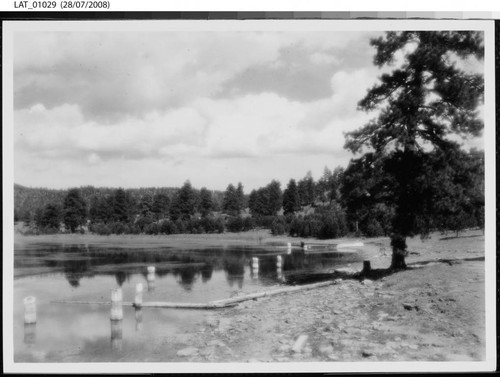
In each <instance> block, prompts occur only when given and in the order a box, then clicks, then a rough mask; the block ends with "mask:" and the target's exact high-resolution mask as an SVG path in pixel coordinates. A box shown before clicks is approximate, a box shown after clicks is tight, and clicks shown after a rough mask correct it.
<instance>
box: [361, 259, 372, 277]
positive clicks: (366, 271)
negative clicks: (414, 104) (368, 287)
mask: <svg viewBox="0 0 500 377" xmlns="http://www.w3.org/2000/svg"><path fill="white" fill-rule="evenodd" d="M371 270H372V267H371V264H370V261H369V260H365V261H363V270H362V271H361V275H367V274H369V273H370V271H371Z"/></svg>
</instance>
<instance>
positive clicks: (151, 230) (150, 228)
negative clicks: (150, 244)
mask: <svg viewBox="0 0 500 377" xmlns="http://www.w3.org/2000/svg"><path fill="white" fill-rule="evenodd" d="M144 233H146V234H155V235H156V234H158V233H160V226H159V225H158V224H157V223H151V224H149V225H146V227H145V228H144Z"/></svg>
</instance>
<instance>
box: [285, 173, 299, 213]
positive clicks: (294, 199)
mask: <svg viewBox="0 0 500 377" xmlns="http://www.w3.org/2000/svg"><path fill="white" fill-rule="evenodd" d="M298 210H300V198H299V190H298V188H297V183H296V182H295V179H290V181H289V182H288V185H287V187H286V189H285V191H283V212H284V214H285V215H287V214H293V213H295V212H296V211H298Z"/></svg>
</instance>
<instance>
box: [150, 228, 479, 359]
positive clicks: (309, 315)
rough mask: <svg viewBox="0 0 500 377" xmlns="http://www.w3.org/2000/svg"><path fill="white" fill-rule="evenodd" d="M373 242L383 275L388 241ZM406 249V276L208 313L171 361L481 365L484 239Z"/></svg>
mask: <svg viewBox="0 0 500 377" xmlns="http://www.w3.org/2000/svg"><path fill="white" fill-rule="evenodd" d="M374 242H379V243H381V245H380V247H382V249H379V250H381V252H379V253H377V254H376V255H372V257H373V258H372V261H373V263H372V266H373V267H374V268H383V267H384V268H385V267H388V265H389V264H390V255H389V254H390V252H387V253H386V254H387V255H384V249H383V247H384V246H383V245H382V244H383V243H384V242H388V241H387V240H383V239H381V240H378V241H374ZM409 246H410V248H409V250H410V255H409V256H408V258H407V262H408V264H409V269H408V270H406V271H401V272H397V273H393V274H386V275H385V276H383V277H380V275H378V278H375V279H363V280H359V279H358V280H356V279H344V280H342V281H340V282H338V283H337V284H334V285H331V286H328V287H323V288H317V289H315V290H310V291H303V292H295V293H288V294H282V295H278V296H273V297H268V298H262V299H258V300H254V301H248V302H243V303H241V304H239V305H238V306H237V307H234V308H228V309H224V310H219V311H214V312H210V313H209V314H207V316H206V317H205V320H204V321H203V322H202V323H200V324H199V326H196V327H194V328H193V330H192V332H190V333H186V334H183V335H182V336H181V337H179V338H177V339H175V340H173V339H169V340H168V342H169V344H170V346H171V345H172V341H174V342H175V343H176V345H175V347H176V349H177V352H176V355H175V357H174V360H171V361H189V362H263V361H264V362H289V361H300V362H307V361H316V362H317V361H363V360H367V361H417V360H418V361H471V360H483V359H484V358H485V309H484V308H485V289H484V287H485V272H484V268H485V262H484V237H483V236H482V235H481V234H469V235H467V236H466V237H461V238H460V237H459V238H449V239H447V238H446V237H443V236H441V237H439V236H438V237H435V239H434V240H430V241H427V242H423V243H422V242H421V241H420V240H418V239H416V240H412V241H411V242H410V245H409ZM375 257H376V258H375ZM356 267H359V266H356ZM159 346H160V347H161V345H160V344H159Z"/></svg>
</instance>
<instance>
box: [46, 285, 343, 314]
mask: <svg viewBox="0 0 500 377" xmlns="http://www.w3.org/2000/svg"><path fill="white" fill-rule="evenodd" d="M336 283H337V282H336V281H334V280H329V281H323V282H320V283H314V284H307V285H300V286H295V287H285V288H278V289H273V290H270V291H265V292H257V293H251V294H248V295H245V296H241V297H233V298H228V299H223V300H216V301H210V302H208V303H184V302H163V301H158V302H154V301H151V302H143V303H142V305H140V307H141V308H172V309H174V308H175V309H220V308H228V307H233V306H236V305H237V304H238V303H240V302H243V301H249V300H255V299H258V298H262V297H270V296H274V295H278V294H281V293H291V292H298V291H305V290H309V289H314V288H320V287H326V286H329V285H332V284H336ZM52 302H54V303H59V304H87V305H111V301H69V300H57V301H52ZM122 305H123V306H133V307H135V306H137V305H136V304H135V303H133V302H126V301H124V302H122Z"/></svg>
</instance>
